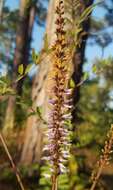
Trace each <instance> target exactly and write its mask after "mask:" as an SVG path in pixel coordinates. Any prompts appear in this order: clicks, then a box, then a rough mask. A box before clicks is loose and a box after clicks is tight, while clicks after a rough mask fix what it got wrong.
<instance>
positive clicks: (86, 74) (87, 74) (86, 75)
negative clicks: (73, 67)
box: [83, 72, 89, 81]
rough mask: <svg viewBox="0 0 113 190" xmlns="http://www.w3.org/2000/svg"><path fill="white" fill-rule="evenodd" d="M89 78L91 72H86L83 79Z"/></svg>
mask: <svg viewBox="0 0 113 190" xmlns="http://www.w3.org/2000/svg"><path fill="white" fill-rule="evenodd" d="M88 78H89V73H88V72H85V73H84V76H83V81H85V80H87V79H88Z"/></svg>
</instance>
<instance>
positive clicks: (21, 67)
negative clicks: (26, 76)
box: [18, 64, 24, 75]
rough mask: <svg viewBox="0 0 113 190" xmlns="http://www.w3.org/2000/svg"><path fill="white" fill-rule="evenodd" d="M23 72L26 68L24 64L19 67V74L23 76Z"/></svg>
mask: <svg viewBox="0 0 113 190" xmlns="http://www.w3.org/2000/svg"><path fill="white" fill-rule="evenodd" d="M23 72H24V66H23V64H21V65H19V66H18V73H19V74H20V75H23Z"/></svg>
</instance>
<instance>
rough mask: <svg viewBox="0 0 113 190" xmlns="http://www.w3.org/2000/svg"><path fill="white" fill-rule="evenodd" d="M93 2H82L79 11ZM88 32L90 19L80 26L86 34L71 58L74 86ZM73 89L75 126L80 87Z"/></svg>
mask: <svg viewBox="0 0 113 190" xmlns="http://www.w3.org/2000/svg"><path fill="white" fill-rule="evenodd" d="M93 2H94V0H87V1H86V2H83V1H82V3H83V8H81V11H84V9H86V8H87V7H89V6H91V5H92V4H93ZM89 30H90V17H89V18H88V19H87V20H85V21H84V22H83V24H82V31H84V32H85V33H86V34H85V35H83V37H82V38H81V43H80V46H79V47H77V48H76V50H75V53H74V56H73V66H74V69H73V74H72V79H73V80H74V82H75V84H76V85H77V84H79V83H80V81H81V77H82V74H83V64H84V58H85V48H86V43H87V39H88V34H89ZM76 85H75V89H74V93H73V107H74V110H73V112H72V115H73V123H74V124H75V123H76V122H77V106H76V104H77V103H78V102H79V99H80V86H79V87H77V88H76Z"/></svg>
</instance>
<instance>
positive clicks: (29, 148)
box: [20, 0, 58, 164]
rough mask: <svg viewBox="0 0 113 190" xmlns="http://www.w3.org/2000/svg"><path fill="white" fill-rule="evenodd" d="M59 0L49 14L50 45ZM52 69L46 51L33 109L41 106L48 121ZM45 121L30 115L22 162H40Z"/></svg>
mask: <svg viewBox="0 0 113 190" xmlns="http://www.w3.org/2000/svg"><path fill="white" fill-rule="evenodd" d="M57 2H58V1H57V0H56V1H55V0H50V3H49V10H48V15H47V24H46V34H47V37H48V42H49V46H51V44H52V43H53V41H54V39H55V16H56V15H55V14H54V13H55V7H56V4H57ZM49 70H50V60H49V58H48V56H47V55H46V53H44V54H43V55H42V61H41V63H40V66H39V68H38V72H37V75H36V77H35V79H34V83H33V87H32V101H33V106H32V107H33V110H36V108H37V107H41V108H42V110H43V118H44V120H46V121H47V112H48V111H47V110H48V107H47V100H48V95H47V77H48V72H49ZM43 125H44V124H43V122H42V121H41V120H40V118H39V117H38V115H37V116H30V117H29V118H28V121H27V127H26V131H25V138H24V139H25V141H24V146H23V150H22V155H21V160H20V162H21V163H22V164H31V163H32V162H35V161H36V162H37V161H38V162H40V158H41V154H42V146H43Z"/></svg>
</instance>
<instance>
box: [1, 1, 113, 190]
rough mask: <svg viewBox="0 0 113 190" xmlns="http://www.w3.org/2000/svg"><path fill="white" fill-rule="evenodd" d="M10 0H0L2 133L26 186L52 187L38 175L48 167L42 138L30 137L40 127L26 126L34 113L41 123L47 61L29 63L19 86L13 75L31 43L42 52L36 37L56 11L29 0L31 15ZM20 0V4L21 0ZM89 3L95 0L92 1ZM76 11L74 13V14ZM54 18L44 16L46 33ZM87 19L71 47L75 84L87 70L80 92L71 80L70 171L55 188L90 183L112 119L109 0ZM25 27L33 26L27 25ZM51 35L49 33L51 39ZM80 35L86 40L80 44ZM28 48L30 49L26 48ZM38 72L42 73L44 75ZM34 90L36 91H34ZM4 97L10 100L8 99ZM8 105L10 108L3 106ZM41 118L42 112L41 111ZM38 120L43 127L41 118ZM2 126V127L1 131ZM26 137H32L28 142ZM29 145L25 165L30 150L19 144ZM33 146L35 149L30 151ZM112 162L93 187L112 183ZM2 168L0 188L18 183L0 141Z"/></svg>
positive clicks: (79, 189)
mask: <svg viewBox="0 0 113 190" xmlns="http://www.w3.org/2000/svg"><path fill="white" fill-rule="evenodd" d="M15 1H17V0H15ZM13 2H14V0H11V1H10V3H9V1H8V2H7V0H6V1H5V0H1V1H0V11H1V12H0V130H1V131H2V132H3V134H4V136H5V137H6V140H7V144H8V147H9V150H10V152H11V154H12V156H13V158H14V160H15V162H16V164H17V165H18V167H19V169H20V173H21V176H22V180H23V181H24V184H25V187H27V189H29V190H32V189H33V190H34V189H35V190H50V185H51V183H50V181H49V180H48V179H46V178H45V177H43V176H42V173H46V171H47V170H49V168H47V167H46V166H45V164H44V162H43V161H39V158H38V155H39V153H40V149H42V147H41V143H40V142H39V140H37V139H40V136H38V138H36V141H38V142H37V143H38V145H37V143H36V142H35V143H34V141H35V135H36V133H37V130H38V129H37V128H38V127H37V128H36V129H35V127H34V129H35V130H34V132H31V131H30V130H29V129H30V128H31V126H34V123H36V121H37V118H38V125H39V124H40V119H41V118H40V116H39V115H40V109H41V108H40V107H39V108H38V106H40V102H42V99H40V97H42V96H43V90H42V89H43V88H44V85H43V81H45V80H46V74H47V73H46V65H47V62H46V61H45V59H44V58H43V59H44V60H43V63H41V64H39V65H38V66H36V65H33V69H31V72H30V73H29V74H27V76H26V77H24V78H23V79H22V80H23V81H22V80H20V85H19V86H18V85H17V86H15V80H16V79H17V78H18V75H19V73H18V66H19V65H20V64H23V65H24V70H25V69H26V66H27V65H28V64H30V63H32V64H34V63H33V60H32V58H31V57H32V56H31V54H32V48H34V49H36V51H37V50H39V52H41V53H42V54H41V55H42V57H43V52H44V51H43V48H42V50H41V48H40V47H39V46H40V45H39V43H40V42H39V41H38V38H40V33H41V35H42V33H44V32H45V28H46V32H47V30H48V29H47V27H45V26H46V24H45V23H46V17H47V18H49V19H50V18H54V15H52V14H53V13H52V8H53V7H52V8H51V7H50V8H49V9H48V5H49V6H52V1H50V2H48V1H46V0H44V1H40V0H34V1H29V6H28V7H27V8H25V7H24V9H26V11H27V13H28V15H29V18H28V17H27V16H26V14H24V15H23V14H22V15H21V14H20V13H21V9H22V7H21V6H20V5H19V3H20V1H19V2H18V1H17V6H16V8H15V7H14V6H13ZM68 2H70V3H72V1H71V0H68ZM2 3H3V4H2ZM21 3H23V4H24V0H21ZM49 3H51V4H49ZM88 3H89V1H86V4H85V5H84V3H83V1H81V5H80V6H82V5H83V8H84V6H88V5H89V4H88ZM92 3H96V1H94V2H93V1H92ZM23 6H24V5H23ZM32 7H35V16H34V17H32V16H33V14H32V12H31V14H30V11H31V10H32ZM95 9H96V11H95ZM48 10H49V11H48ZM80 10H81V9H80ZM80 10H78V12H79V14H81V12H80ZM30 15H31V17H30ZM77 15H78V14H77ZM77 15H76V14H75V16H76V17H77ZM30 18H33V20H32V22H33V23H32V25H30ZM26 19H28V26H25V23H27V21H26ZM49 19H47V20H49ZM77 19H78V17H77ZM52 22H53V21H51V20H49V21H48V23H49V24H50V26H49V27H50V28H49V32H48V33H49V34H51V30H52V28H51V27H54V25H53V23H52ZM88 22H90V24H89V25H88V23H84V24H83V26H82V27H83V29H84V28H85V29H86V31H87V36H86V38H85V39H84V37H81V36H82V35H80V37H81V41H82V42H81V47H82V48H79V47H78V49H77V52H75V54H76V56H75V57H76V63H77V64H78V65H77V66H78V67H76V68H77V69H76V72H74V76H75V75H76V76H75V78H74V77H73V78H74V82H75V84H77V83H78V82H80V81H81V80H82V76H83V73H88V76H89V77H88V78H87V79H86V80H85V82H84V83H83V84H82V85H81V86H80V88H79V92H78V91H77V90H78V89H76V85H75V92H76V91H77V94H76V96H75V98H76V100H75V102H74V107H75V112H76V117H75V118H74V121H75V122H74V123H73V135H72V149H71V153H70V159H69V162H68V166H69V172H68V174H64V175H61V176H59V178H60V179H59V190H75V189H76V190H87V189H89V188H90V180H89V178H90V175H91V171H92V169H94V165H95V163H96V161H97V160H98V158H99V155H100V153H101V149H102V147H103V145H104V141H105V139H106V134H107V132H108V130H109V128H110V126H111V124H112V123H113V55H112V48H113V38H112V36H113V1H112V0H107V1H104V2H103V1H102V3H100V4H99V5H97V7H96V8H94V10H93V12H92V16H90V21H88ZM23 23H24V25H23ZM29 27H32V28H30V29H29ZM87 27H88V28H87ZM18 28H19V32H18ZM25 28H27V31H32V32H31V33H30V36H29V33H28V37H27V39H26V41H24V40H23V39H22V35H23V34H24V35H25V36H27V34H26V32H25ZM42 28H43V32H42ZM21 29H22V30H21ZM87 29H88V30H87ZM86 31H85V32H86ZM43 36H44V34H43ZM18 37H19V39H21V40H22V41H21V42H22V44H23V45H22V46H21V44H19V42H18V40H17V38H18ZM50 37H51V36H49V37H48V38H49V40H50ZM41 40H42V44H43V39H42V38H41ZM84 41H85V42H86V44H84ZM26 44H27V45H26ZM26 49H27V50H29V51H28V52H27V53H26ZM83 49H84V50H83ZM20 54H21V58H22V56H23V55H25V54H28V57H27V58H26V57H23V58H22V60H24V61H25V62H24V63H21V62H22V61H21V58H20V57H19V56H20ZM15 57H16V58H15ZM18 59H20V62H18ZM41 62H42V60H41ZM15 65H16V67H15ZM79 66H80V68H79ZM37 68H38V69H37ZM15 73H16V74H15ZM45 73H46V74H45ZM42 76H44V77H45V78H43V79H42V78H41V77H42ZM21 81H22V82H21ZM46 88H47V86H46ZM20 89H21V93H20ZM35 90H36V94H39V97H37V96H36V95H35V96H34V91H35ZM41 93H42V94H41ZM78 100H79V101H78ZM8 102H13V103H11V104H9V103H8ZM14 102H15V103H14ZM43 105H44V106H45V107H46V105H45V102H43ZM41 106H42V105H41ZM42 107H43V106H42ZM45 107H44V109H45ZM9 108H10V109H9ZM7 110H10V111H8V112H7ZM37 110H38V111H37ZM9 113H11V114H12V115H9V118H10V119H11V118H12V117H14V118H13V120H12V121H13V122H12V121H11V123H13V127H11V129H12V128H13V130H11V131H10V130H9V129H10V127H9V128H8V127H5V120H6V115H7V114H9ZM34 118H35V119H36V120H35V119H34ZM42 118H44V114H43V113H42ZM29 119H31V121H29ZM7 123H8V124H10V121H9V122H8V121H7ZM43 123H44V121H43ZM40 126H41V127H42V124H41V125H40ZM41 127H40V128H39V131H38V132H40V131H41V132H43V131H44V128H41ZM4 128H5V129H6V130H5V131H4ZM32 131H33V130H32ZM31 133H33V135H34V136H33V135H32V137H31V136H30V141H29V138H28V136H29V135H31ZM26 139H27V141H26ZM33 140H34V141H33ZM29 142H32V143H31V144H30V143H29ZM26 143H28V145H27V144H26ZM33 143H34V144H33ZM32 144H33V145H32ZM27 146H28V147H29V148H30V151H31V155H33V156H32V159H31V160H30V162H29V166H27V164H28V161H29V157H30V156H29V155H27V154H23V152H24V153H25V151H23V149H24V150H25V148H26V147H27ZM36 146H37V147H38V150H37V148H36ZM23 147H24V148H23ZM35 150H36V153H37V154H36V155H35V153H34V152H35ZM38 151H39V152H38ZM28 152H29V151H28V149H27V153H28ZM22 155H24V157H25V158H26V160H27V161H24V164H23V163H22V162H21V160H22V159H21V157H22ZM24 160H25V159H24ZM111 161H112V160H111ZM112 167H113V164H112V162H111V164H110V165H109V166H108V167H107V168H106V169H105V170H104V171H103V173H102V177H101V179H100V183H99V184H98V187H97V189H99V190H112V189H113V182H112V177H113V171H112ZM0 171H1V172H0V189H1V190H6V189H8V190H13V189H16V190H17V189H19V187H18V184H17V182H16V179H15V175H14V171H12V169H11V168H10V164H9V161H8V159H7V156H6V155H5V152H4V149H3V147H2V144H1V143H0Z"/></svg>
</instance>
